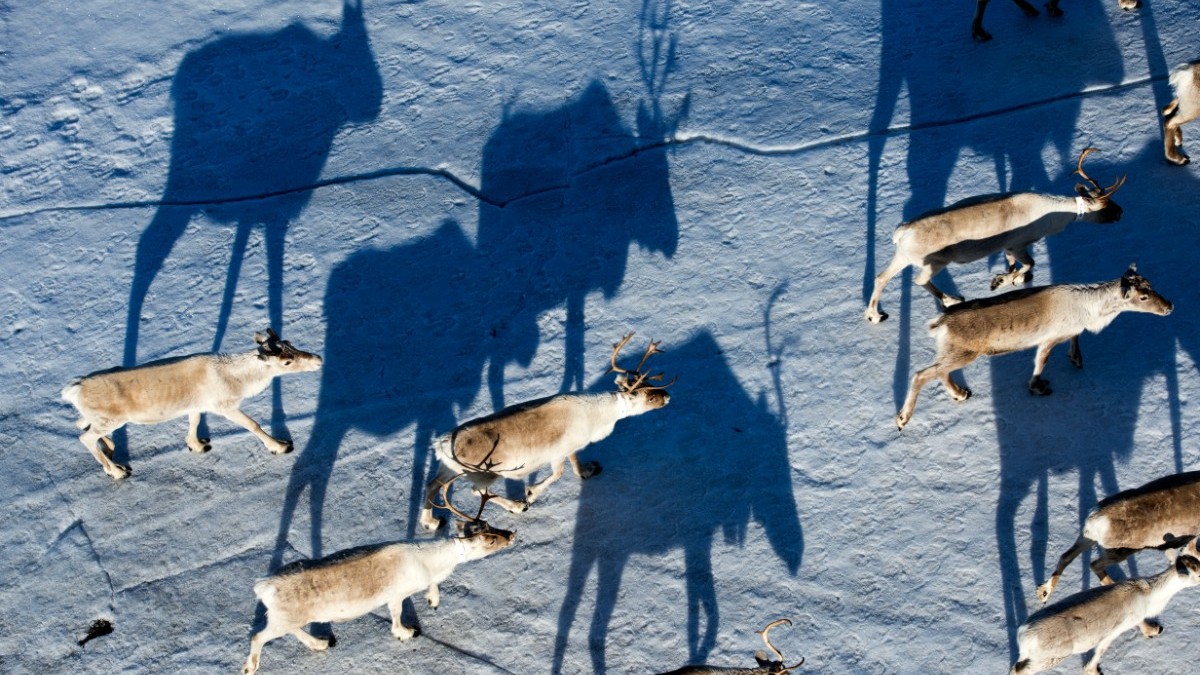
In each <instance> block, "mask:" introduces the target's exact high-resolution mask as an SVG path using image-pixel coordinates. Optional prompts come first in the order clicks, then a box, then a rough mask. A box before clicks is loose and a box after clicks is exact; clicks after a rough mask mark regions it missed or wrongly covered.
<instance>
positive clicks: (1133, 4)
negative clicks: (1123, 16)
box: [1117, 0, 1142, 10]
mask: <svg viewBox="0 0 1200 675" xmlns="http://www.w3.org/2000/svg"><path fill="white" fill-rule="evenodd" d="M1117 5H1118V6H1120V8H1121V9H1126V10H1129V9H1137V8H1138V7H1141V6H1142V0H1121V1H1120V2H1118V3H1117Z"/></svg>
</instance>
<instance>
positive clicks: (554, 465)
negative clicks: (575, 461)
mask: <svg viewBox="0 0 1200 675" xmlns="http://www.w3.org/2000/svg"><path fill="white" fill-rule="evenodd" d="M572 457H574V456H572ZM564 466H565V462H564V461H563V460H562V459H559V460H556V461H553V462H551V463H550V469H551V471H550V475H549V476H546V477H545V478H543V479H542V480H540V481H538V482H536V483H534V484H533V485H530V486H529V487H527V488H525V503H526V504H532V503H534V502H535V501H537V499H538V497H541V496H542V493H543V492H545V491H546V488H548V487H550V486H551V485H552V484H553V483H554V481H556V480H558V479H559V478H562V475H563V467H564ZM494 501H499V500H494Z"/></svg>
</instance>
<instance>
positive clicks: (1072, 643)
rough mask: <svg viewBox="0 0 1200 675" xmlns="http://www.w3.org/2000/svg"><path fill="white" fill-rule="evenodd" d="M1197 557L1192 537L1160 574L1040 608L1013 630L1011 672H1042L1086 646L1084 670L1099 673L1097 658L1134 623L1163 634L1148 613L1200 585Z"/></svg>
mask: <svg viewBox="0 0 1200 675" xmlns="http://www.w3.org/2000/svg"><path fill="white" fill-rule="evenodd" d="M1198 558H1200V552H1198V551H1197V550H1196V542H1195V540H1194V539H1193V540H1192V541H1191V543H1189V544H1188V545H1187V547H1186V548H1184V550H1183V552H1182V553H1181V554H1180V555H1179V556H1178V557H1176V558H1175V559H1174V562H1173V564H1172V565H1171V566H1170V567H1168V568H1167V569H1166V570H1164V571H1162V572H1160V573H1159V574H1156V575H1154V576H1151V577H1145V578H1140V579H1127V580H1125V581H1118V582H1117V583H1115V584H1112V585H1110V586H1098V587H1096V588H1091V589H1088V590H1086V591H1081V592H1079V593H1076V594H1074V595H1072V596H1070V597H1068V598H1065V599H1063V600H1060V601H1059V602H1056V603H1054V604H1053V605H1050V606H1049V607H1045V608H1043V609H1041V610H1038V611H1037V612H1035V613H1034V614H1033V615H1032V616H1030V617H1029V619H1028V620H1027V621H1026V622H1025V623H1024V624H1022V626H1021V627H1020V628H1018V629H1017V646H1018V649H1019V654H1018V656H1017V662H1016V663H1014V664H1013V667H1012V670H1010V671H1009V675H1032V674H1033V673H1040V672H1042V671H1043V670H1048V669H1050V668H1053V667H1054V666H1055V665H1056V664H1057V663H1059V662H1060V661H1062V660H1063V659H1065V658H1067V657H1069V656H1071V655H1072V654H1082V653H1084V652H1086V651H1088V650H1089V649H1095V651H1094V652H1093V653H1092V658H1091V659H1089V660H1088V662H1087V663H1086V664H1085V665H1084V666H1083V672H1084V673H1086V674H1088V675H1100V658H1101V657H1102V656H1104V652H1106V651H1108V647H1109V646H1110V645H1111V644H1112V642H1113V640H1115V639H1116V638H1117V636H1119V635H1120V634H1121V633H1124V632H1125V631H1127V630H1129V629H1130V628H1133V627H1134V626H1139V627H1140V628H1141V631H1142V634H1143V635H1145V636H1146V637H1154V636H1156V635H1160V634H1161V633H1162V630H1163V629H1162V625H1161V624H1159V623H1158V622H1157V621H1156V620H1154V619H1153V618H1152V617H1156V616H1158V615H1159V614H1161V613H1162V611H1163V610H1164V609H1166V607H1167V603H1168V602H1170V601H1171V598H1172V597H1174V595H1175V594H1176V593H1178V592H1179V591H1181V590H1183V589H1185V588H1188V587H1190V586H1196V585H1200V559H1198Z"/></svg>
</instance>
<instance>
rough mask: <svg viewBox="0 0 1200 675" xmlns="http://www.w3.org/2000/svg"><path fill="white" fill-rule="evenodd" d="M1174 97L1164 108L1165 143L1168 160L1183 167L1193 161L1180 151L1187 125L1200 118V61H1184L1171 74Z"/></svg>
mask: <svg viewBox="0 0 1200 675" xmlns="http://www.w3.org/2000/svg"><path fill="white" fill-rule="evenodd" d="M1171 89H1172V90H1174V92H1175V99H1174V100H1173V101H1171V102H1170V103H1168V104H1167V105H1166V106H1164V107H1163V110H1162V113H1163V143H1164V144H1165V151H1166V154H1167V161H1168V162H1170V163H1172V164H1178V165H1179V166H1183V165H1184V164H1187V163H1188V162H1190V161H1192V160H1190V159H1188V156H1187V155H1185V154H1183V153H1181V152H1179V148H1180V146H1182V145H1183V129H1180V127H1182V126H1183V125H1184V124H1187V123H1188V122H1191V121H1192V120H1194V119H1196V118H1197V117H1200V61H1196V62H1194V63H1185V64H1183V65H1182V66H1179V67H1178V68H1176V69H1175V71H1174V72H1172V73H1171Z"/></svg>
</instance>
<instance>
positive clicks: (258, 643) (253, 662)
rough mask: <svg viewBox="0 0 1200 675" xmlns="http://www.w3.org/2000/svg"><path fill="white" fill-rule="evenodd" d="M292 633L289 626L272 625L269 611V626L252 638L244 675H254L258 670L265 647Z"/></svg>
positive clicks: (243, 668) (243, 670) (243, 667)
mask: <svg viewBox="0 0 1200 675" xmlns="http://www.w3.org/2000/svg"><path fill="white" fill-rule="evenodd" d="M290 632H291V629H290V628H289V627H287V626H283V625H279V624H273V623H271V612H270V611H269V610H268V611H267V625H266V626H263V629H262V630H260V631H258V632H257V633H255V634H254V636H253V637H251V638H250V656H248V657H246V665H244V666H242V675H253V673H254V672H255V671H257V670H258V657H259V656H260V655H261V654H262V648H263V645H265V644H267V643H268V642H270V641H271V640H274V639H275V638H278V637H283V636H284V635H287V634H288V633H290Z"/></svg>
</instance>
